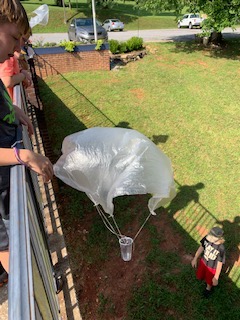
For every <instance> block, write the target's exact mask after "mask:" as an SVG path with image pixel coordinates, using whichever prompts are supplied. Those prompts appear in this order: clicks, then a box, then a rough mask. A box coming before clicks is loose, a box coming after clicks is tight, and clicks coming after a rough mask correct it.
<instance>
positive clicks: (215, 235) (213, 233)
mask: <svg viewBox="0 0 240 320" xmlns="http://www.w3.org/2000/svg"><path fill="white" fill-rule="evenodd" d="M223 234H224V232H223V229H221V228H219V227H213V228H212V229H211V230H210V232H209V234H208V235H207V240H208V241H210V242H217V241H218V240H221V239H222V237H223Z"/></svg>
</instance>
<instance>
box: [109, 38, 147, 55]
mask: <svg viewBox="0 0 240 320" xmlns="http://www.w3.org/2000/svg"><path fill="white" fill-rule="evenodd" d="M109 47H110V51H111V52H112V53H113V54H116V53H126V52H131V51H134V50H140V49H142V48H143V39H142V38H139V37H132V38H130V39H129V40H127V41H122V42H119V41H117V40H109Z"/></svg>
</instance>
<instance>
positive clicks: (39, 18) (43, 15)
mask: <svg viewBox="0 0 240 320" xmlns="http://www.w3.org/2000/svg"><path fill="white" fill-rule="evenodd" d="M33 13H35V14H36V16H35V17H32V18H31V19H30V21H29V25H30V27H31V28H33V27H35V26H36V25H37V24H40V25H42V26H46V25H47V23H48V18H49V8H48V5H47V4H43V5H41V6H40V7H38V8H37V9H36V10H34V11H33Z"/></svg>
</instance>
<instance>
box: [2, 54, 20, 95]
mask: <svg viewBox="0 0 240 320" xmlns="http://www.w3.org/2000/svg"><path fill="white" fill-rule="evenodd" d="M18 73H20V68H19V64H18V59H17V58H16V57H15V56H13V57H11V58H10V59H8V60H6V61H5V62H3V63H0V78H1V79H2V78H4V77H12V76H14V75H15V74H18ZM7 91H8V93H9V95H10V97H11V99H12V100H13V88H7Z"/></svg>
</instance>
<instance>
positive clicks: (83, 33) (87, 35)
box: [68, 18, 108, 43]
mask: <svg viewBox="0 0 240 320" xmlns="http://www.w3.org/2000/svg"><path fill="white" fill-rule="evenodd" d="M96 27H97V38H98V39H103V40H106V41H107V40H108V34H107V31H106V30H105V29H104V28H103V27H102V26H101V23H100V22H99V21H97V20H96ZM68 39H69V40H70V41H80V42H86V43H90V42H92V41H94V27H93V19H92V18H75V19H73V20H72V21H71V23H70V25H69V28H68Z"/></svg>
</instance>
